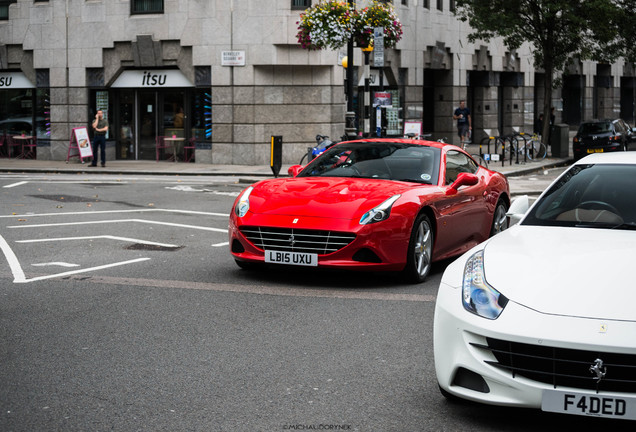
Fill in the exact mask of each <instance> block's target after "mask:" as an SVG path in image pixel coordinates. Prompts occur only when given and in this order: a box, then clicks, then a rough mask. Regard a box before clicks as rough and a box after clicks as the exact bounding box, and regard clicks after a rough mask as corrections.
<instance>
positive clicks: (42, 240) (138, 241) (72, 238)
mask: <svg viewBox="0 0 636 432" xmlns="http://www.w3.org/2000/svg"><path fill="white" fill-rule="evenodd" d="M93 239H109V240H118V241H125V242H130V243H141V244H147V245H153V246H161V247H169V248H176V247H179V245H173V244H169V243H157V242H152V241H148V240H140V239H134V238H129V237H118V236H111V235H99V236H85V237H58V238H46V239H32V240H16V241H15V242H16V243H38V242H48V241H65V240H93Z"/></svg>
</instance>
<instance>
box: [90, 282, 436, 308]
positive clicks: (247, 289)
mask: <svg viewBox="0 0 636 432" xmlns="http://www.w3.org/2000/svg"><path fill="white" fill-rule="evenodd" d="M85 282H91V283H98V284H111V285H123V286H128V287H133V286H138V287H155V288H169V289H190V290H203V291H219V292H231V293H246V294H257V295H273V296H288V297H319V298H334V299H346V300H376V301H407V302H422V303H434V302H435V300H436V298H437V296H435V295H427V294H403V293H387V292H384V293H380V292H373V291H367V290H364V289H361V290H360V291H353V290H337V289H324V290H322V289H311V288H308V289H305V288H287V287H274V286H271V287H268V286H255V285H234V284H224V283H209V282H187V281H175V280H163V279H162V280H157V279H138V278H120V277H112V276H93V277H91V278H90V279H88V280H85Z"/></svg>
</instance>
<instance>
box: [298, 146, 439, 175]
mask: <svg viewBox="0 0 636 432" xmlns="http://www.w3.org/2000/svg"><path fill="white" fill-rule="evenodd" d="M440 153H441V151H440V149H438V148H436V147H428V146H424V145H419V144H404V143H398V142H351V143H342V144H339V145H336V146H334V147H331V148H330V149H328V150H327V151H325V152H324V153H323V154H321V155H320V156H318V157H317V158H316V159H314V160H313V161H312V162H311V163H310V164H309V165H307V167H305V168H304V169H303V170H302V171H301V172H300V174H299V175H298V177H356V178H372V179H384V180H398V181H406V182H414V183H423V184H437V182H438V178H439V160H440Z"/></svg>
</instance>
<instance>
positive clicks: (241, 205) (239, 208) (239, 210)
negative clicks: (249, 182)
mask: <svg viewBox="0 0 636 432" xmlns="http://www.w3.org/2000/svg"><path fill="white" fill-rule="evenodd" d="M253 190H254V188H253V187H252V186H250V187H248V188H247V189H245V192H243V193H242V194H241V197H240V198H239V200H238V202H237V203H236V206H235V207H234V213H235V214H236V215H237V216H238V217H243V216H245V215H246V214H247V211H248V210H249V209H250V194H251V193H252V191H253Z"/></svg>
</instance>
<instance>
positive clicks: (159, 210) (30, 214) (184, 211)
mask: <svg viewBox="0 0 636 432" xmlns="http://www.w3.org/2000/svg"><path fill="white" fill-rule="evenodd" d="M150 212H166V213H181V214H193V215H201V216H219V217H229V214H228V213H211V212H202V211H194V210H170V209H138V210H99V211H86V212H66V213H26V214H19V215H2V216H0V218H18V217H41V216H69V215H73V216H78V215H95V214H113V213H150Z"/></svg>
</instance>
